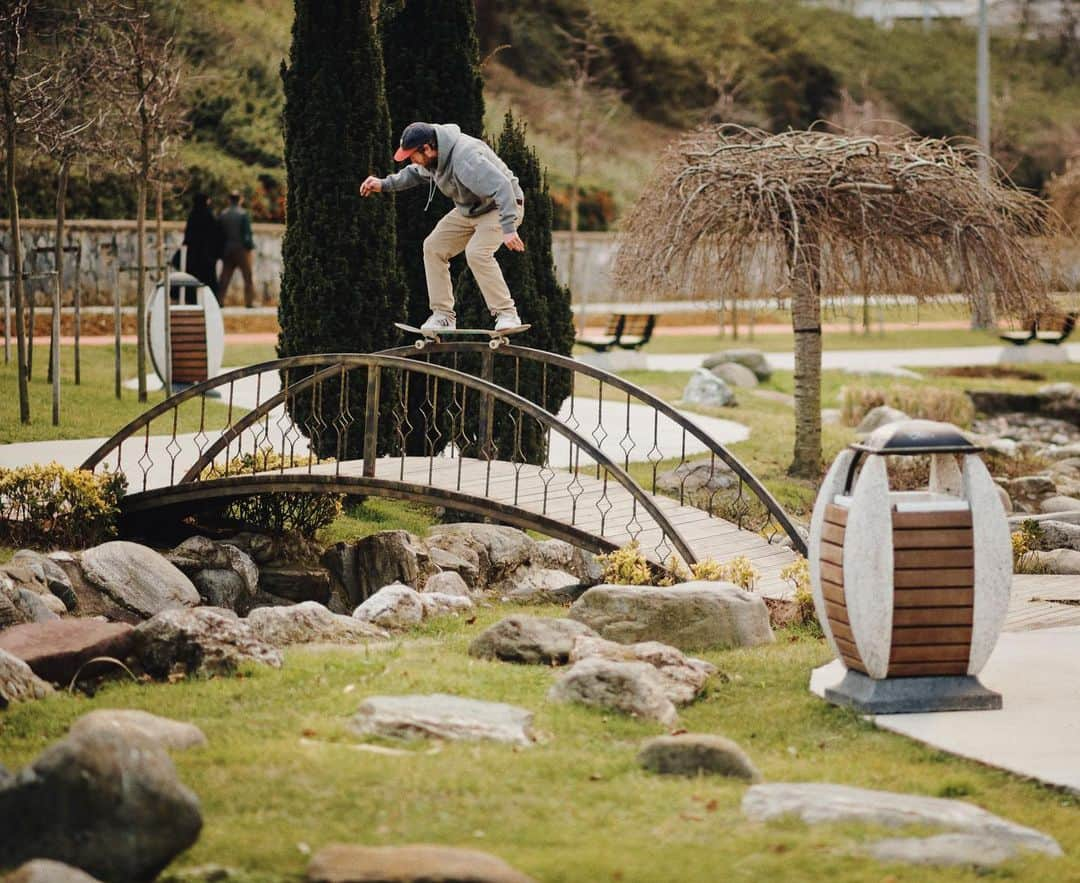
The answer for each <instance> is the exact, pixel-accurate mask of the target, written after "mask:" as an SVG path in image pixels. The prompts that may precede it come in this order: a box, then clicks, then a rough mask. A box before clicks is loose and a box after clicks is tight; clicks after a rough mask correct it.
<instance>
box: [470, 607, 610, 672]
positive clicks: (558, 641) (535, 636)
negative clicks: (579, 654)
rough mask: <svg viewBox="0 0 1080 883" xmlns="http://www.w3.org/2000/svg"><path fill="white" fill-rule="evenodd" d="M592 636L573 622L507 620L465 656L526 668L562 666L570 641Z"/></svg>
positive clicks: (483, 635)
mask: <svg viewBox="0 0 1080 883" xmlns="http://www.w3.org/2000/svg"><path fill="white" fill-rule="evenodd" d="M595 634H596V632H594V631H593V630H592V629H591V628H589V627H588V626H587V625H584V624H582V623H580V622H577V621H576V620H573V619H550V618H547V617H540V616H521V615H518V616H510V617H507V618H506V619H504V620H502V621H501V622H497V623H495V625H493V626H490V627H488V628H486V629H485V630H484V631H482V632H481V633H480V634H479V635H477V636H476V638H474V639H473V642H472V643H471V644H470V645H469V655H470V656H475V657H477V658H479V659H501V660H503V661H504V662H522V663H525V664H527V665H565V664H566V662H567V661H569V659H570V651H571V649H572V648H573V646H574V639H575V638H577V637H579V636H582V635H595Z"/></svg>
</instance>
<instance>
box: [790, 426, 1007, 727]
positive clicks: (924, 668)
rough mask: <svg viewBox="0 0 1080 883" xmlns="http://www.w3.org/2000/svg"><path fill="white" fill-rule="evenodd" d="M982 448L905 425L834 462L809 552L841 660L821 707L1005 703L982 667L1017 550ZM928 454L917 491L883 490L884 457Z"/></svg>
mask: <svg viewBox="0 0 1080 883" xmlns="http://www.w3.org/2000/svg"><path fill="white" fill-rule="evenodd" d="M981 450H982V449H981V448H979V447H978V446H976V445H974V444H972V443H971V441H970V440H969V439H967V438H966V437H965V436H964V435H963V433H962V432H960V430H959V429H957V428H956V427H955V426H951V425H949V424H947V423H935V422H932V421H929V420H908V421H903V422H900V423H891V424H887V425H885V426H882V427H881V428H880V429H878V430H876V431H875V432H873V433H872V434H871V435H870V436H868V437H867V438H866V439H865V440H864V441H863V442H860V443H856V444H853V445H850V446H849V447H848V448H847V449H846V450H844V451H842V452H841V453H840V455H839V456H838V457H837V458H836V461H835V462H834V463H833V464H832V466H831V467H830V469H829V472H828V474H827V475H826V477H825V480H824V482H823V484H822V487H821V491H820V493H819V495H818V499H817V502H816V504H815V505H814V515H813V519H812V521H811V523H810V540H809V548H808V552H809V563H810V576H811V582H812V585H813V592H814V606H815V608H816V611H817V616H818V620H819V621H820V622H821V627H822V630H823V631H824V632H825V636H826V638H827V639H828V641H829V643H830V644H831V646H832V648H833V651H834V652H835V653H836V655H837V657H838V658H839V659H840V660H841V661H842V662H843V664H844V666H845V667H846V668H847V673H846V675H845V677H844V679H843V681H841V682H840V683H839V684H838V685H837V686H835V687H831V688H828V689H827V690H826V691H825V698H826V699H827V700H828V701H830V702H833V703H835V704H838V705H851V706H854V707H855V708H857V709H859V710H861V711H865V712H869V713H876V714H893V713H902V712H922V711H955V710H962V709H993V708H1000V707H1001V696H1000V695H999V694H997V693H994V692H992V691H990V690H988V689H986V688H985V687H984V686H983V685H982V684H981V683H980V682H979V680H978V677H977V675H978V673H979V672H980V671H981V670H982V668H983V666H984V665H985V664H986V661H987V659H989V657H990V653H991V651H992V650H993V649H994V645H995V644H996V643H997V638H998V634H999V633H1000V632H1001V627H1002V625H1003V624H1004V621H1005V616H1006V614H1007V612H1008V608H1009V591H1010V588H1011V585H1012V545H1011V541H1010V536H1009V525H1008V521H1007V519H1006V516H1005V510H1004V507H1003V506H1002V504H1001V500H1000V498H999V496H998V492H997V488H996V486H995V485H994V482H993V480H992V479H991V477H990V473H989V471H988V470H987V469H986V466H985V464H983V462H982V460H981V459H980V457H979V456H978V455H979V452H980V451H981ZM927 455H928V456H929V458H930V482H929V486H928V487H927V488H926V489H925V490H916V491H893V490H890V488H889V479H888V474H887V471H886V457H890V456H900V457H904V456H927Z"/></svg>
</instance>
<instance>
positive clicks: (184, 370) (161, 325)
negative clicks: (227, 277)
mask: <svg viewBox="0 0 1080 883" xmlns="http://www.w3.org/2000/svg"><path fill="white" fill-rule="evenodd" d="M164 291H165V289H164V282H161V283H159V284H158V285H157V286H156V287H155V288H154V290H153V291H152V292H151V294H150V298H149V300H148V302H147V310H146V314H147V318H146V331H147V341H148V342H149V346H148V349H149V351H150V362H151V364H152V365H153V366H154V371H155V372H157V375H158V377H160V378H161V380H162V382H164V381H165V375H166V373H168V372H167V370H166V369H167V367H168V369H171V373H172V382H173V384H179V385H184V384H192V383H201V382H202V381H204V380H208V379H209V378H211V377H214V376H215V375H216V374H217V373H218V372H219V371H220V370H221V362H222V358H223V356H224V355H225V323H224V320H223V318H222V315H221V307H219V306H218V302H217V298H215V297H214V293H213V292H212V291H211V290H210V288H209V287H208V286H207V285H206V284H204V283H202V282H200V281H199V280H198V279H196V278H195V277H194V276H192V275H191V274H189V273H183V272H174V273H171V274H170V275H169V298H168V300H169V317H168V322H166V321H165V316H164V315H163V310H164V303H165V297H164ZM166 327H167V328H168V329H169V334H168V337H169V347H168V348H166V346H165V328H166Z"/></svg>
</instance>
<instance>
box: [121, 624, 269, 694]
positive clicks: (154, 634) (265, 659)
mask: <svg viewBox="0 0 1080 883" xmlns="http://www.w3.org/2000/svg"><path fill="white" fill-rule="evenodd" d="M133 651H134V654H135V656H136V658H137V659H138V660H139V662H140V664H141V665H142V667H143V668H144V669H146V671H147V672H148V673H149V674H150V675H152V676H153V677H157V678H164V677H167V676H168V675H170V674H173V673H181V674H187V675H231V674H233V673H235V671H236V670H237V668H238V667H239V666H240V665H241V664H243V663H245V662H258V663H261V664H263V665H269V666H271V667H273V668H280V667H281V663H282V657H281V653H280V651H278V650H276V649H275V648H273V647H271V646H270V645H269V644H267V643H265V642H264V641H262V640H260V639H259V638H258V637H257V636H256V634H255V632H254V631H253V630H252V629H251V627H250V626H249V625H248V624H247V623H246V622H244V621H242V620H240V619H239V618H237V616H236V614H235V613H233V612H232V611H231V610H222V609H220V608H213V607H200V608H198V609H196V610H166V611H164V612H163V613H159V614H158V615H157V616H155V617H153V618H152V619H149V620H147V621H146V622H144V623H143V624H142V625H140V626H139V627H138V628H136V629H135V634H134V646H133Z"/></svg>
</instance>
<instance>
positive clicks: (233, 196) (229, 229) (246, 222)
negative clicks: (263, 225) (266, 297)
mask: <svg viewBox="0 0 1080 883" xmlns="http://www.w3.org/2000/svg"><path fill="white" fill-rule="evenodd" d="M218 221H219V222H220V224H221V229H222V231H223V232H224V234H225V247H224V255H223V257H222V261H221V280H220V282H219V283H218V291H217V296H218V303H220V304H222V305H224V304H225V297H226V296H227V295H228V293H229V283H230V282H231V281H232V275H233V271H234V270H237V269H239V270H240V275H241V276H242V277H243V278H244V306H245V307H247V308H248V309H250V308H251V307H253V306H255V283H254V282H253V281H252V278H251V256H252V252H253V251H255V238H254V236H253V235H252V233H251V215H249V214H248V211H247V209H245V208H244V207H243V206H242V205H241V204H240V191H238V190H234V191H233V192H232V193H230V194H229V205H228V207H227V208H226V209H225V210H224V211H223V212H222V213H221V214H220V215H218Z"/></svg>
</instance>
